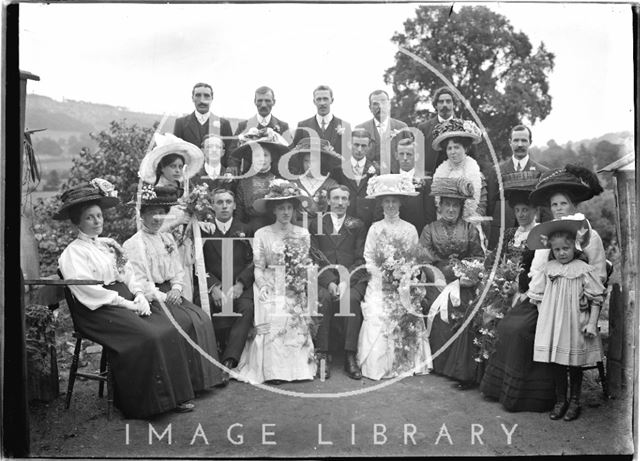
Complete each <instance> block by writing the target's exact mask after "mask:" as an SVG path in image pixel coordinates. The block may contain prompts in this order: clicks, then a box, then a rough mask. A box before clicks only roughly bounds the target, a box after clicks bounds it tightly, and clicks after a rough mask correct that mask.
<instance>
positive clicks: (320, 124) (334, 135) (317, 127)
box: [291, 85, 344, 154]
mask: <svg viewBox="0 0 640 461" xmlns="http://www.w3.org/2000/svg"><path fill="white" fill-rule="evenodd" d="M313 104H314V105H315V106H316V115H314V116H313V117H311V118H308V119H306V120H303V121H301V122H298V127H297V128H296V133H295V136H294V137H293V142H292V143H291V148H293V147H295V146H296V145H297V144H298V142H300V140H301V139H303V138H308V137H310V136H311V135H310V134H309V133H308V132H307V131H306V130H302V129H300V128H303V127H304V128H311V129H313V130H314V131H315V132H316V133H317V134H318V136H320V138H322V139H326V140H327V141H329V143H330V144H331V146H332V147H333V150H334V151H335V152H337V153H338V154H342V133H343V131H344V126H343V125H344V122H343V121H342V120H340V119H339V118H338V117H336V116H334V115H333V114H332V113H331V104H333V91H332V90H331V88H329V87H328V86H326V85H320V86H319V87H317V88H316V89H315V90H313Z"/></svg>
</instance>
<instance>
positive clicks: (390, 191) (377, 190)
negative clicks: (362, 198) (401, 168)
mask: <svg viewBox="0 0 640 461" xmlns="http://www.w3.org/2000/svg"><path fill="white" fill-rule="evenodd" d="M388 195H401V196H405V197H415V196H416V195H418V192H416V188H415V185H414V184H413V179H412V178H410V177H408V176H405V175H402V174H381V175H379V176H373V177H371V178H369V182H368V183H367V196H366V198H377V197H384V196H388Z"/></svg>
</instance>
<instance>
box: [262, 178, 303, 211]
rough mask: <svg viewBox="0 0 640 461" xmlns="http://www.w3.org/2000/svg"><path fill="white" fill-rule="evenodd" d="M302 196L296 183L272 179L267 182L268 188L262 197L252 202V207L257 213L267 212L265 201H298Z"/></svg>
mask: <svg viewBox="0 0 640 461" xmlns="http://www.w3.org/2000/svg"><path fill="white" fill-rule="evenodd" d="M302 196H303V194H302V191H301V190H300V188H299V187H298V185H297V184H295V183H292V182H291V181H287V180H286V179H279V178H276V179H272V180H271V182H270V183H269V190H268V191H267V193H266V194H265V196H264V197H263V198H259V199H257V200H255V201H254V202H253V208H254V210H256V211H257V212H258V213H266V212H267V203H274V202H278V201H282V200H296V201H297V202H298V203H300V199H301V197H302Z"/></svg>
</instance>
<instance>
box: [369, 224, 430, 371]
mask: <svg viewBox="0 0 640 461" xmlns="http://www.w3.org/2000/svg"><path fill="white" fill-rule="evenodd" d="M426 262H427V259H426V251H425V250H424V248H422V247H421V246H420V245H411V244H409V242H408V241H407V239H406V238H405V237H403V236H388V235H386V233H384V232H383V233H382V234H380V244H379V245H378V246H377V247H376V249H375V252H374V255H373V263H374V265H375V268H372V269H373V271H372V272H373V275H372V277H376V276H378V277H381V281H382V297H383V299H382V306H383V309H384V313H385V317H386V318H387V319H388V322H387V328H386V330H385V332H384V334H385V336H386V337H388V338H389V337H390V338H393V343H394V364H393V367H394V369H396V370H398V372H399V373H403V372H407V371H411V370H412V369H413V367H414V358H415V357H416V355H417V353H418V349H419V347H420V343H421V342H422V340H423V339H424V337H426V330H425V326H424V319H423V316H422V307H421V301H422V299H423V298H424V296H425V294H426V290H425V288H424V287H411V284H412V283H419V282H420V274H421V271H420V268H416V266H418V265H420V264H426Z"/></svg>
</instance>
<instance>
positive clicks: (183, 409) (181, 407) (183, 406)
mask: <svg viewBox="0 0 640 461" xmlns="http://www.w3.org/2000/svg"><path fill="white" fill-rule="evenodd" d="M195 407H196V406H195V405H194V404H193V403H192V402H182V403H180V404H178V406H177V407H175V408H174V409H173V411H174V412H176V413H189V412H190V411H193V410H194V408H195Z"/></svg>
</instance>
